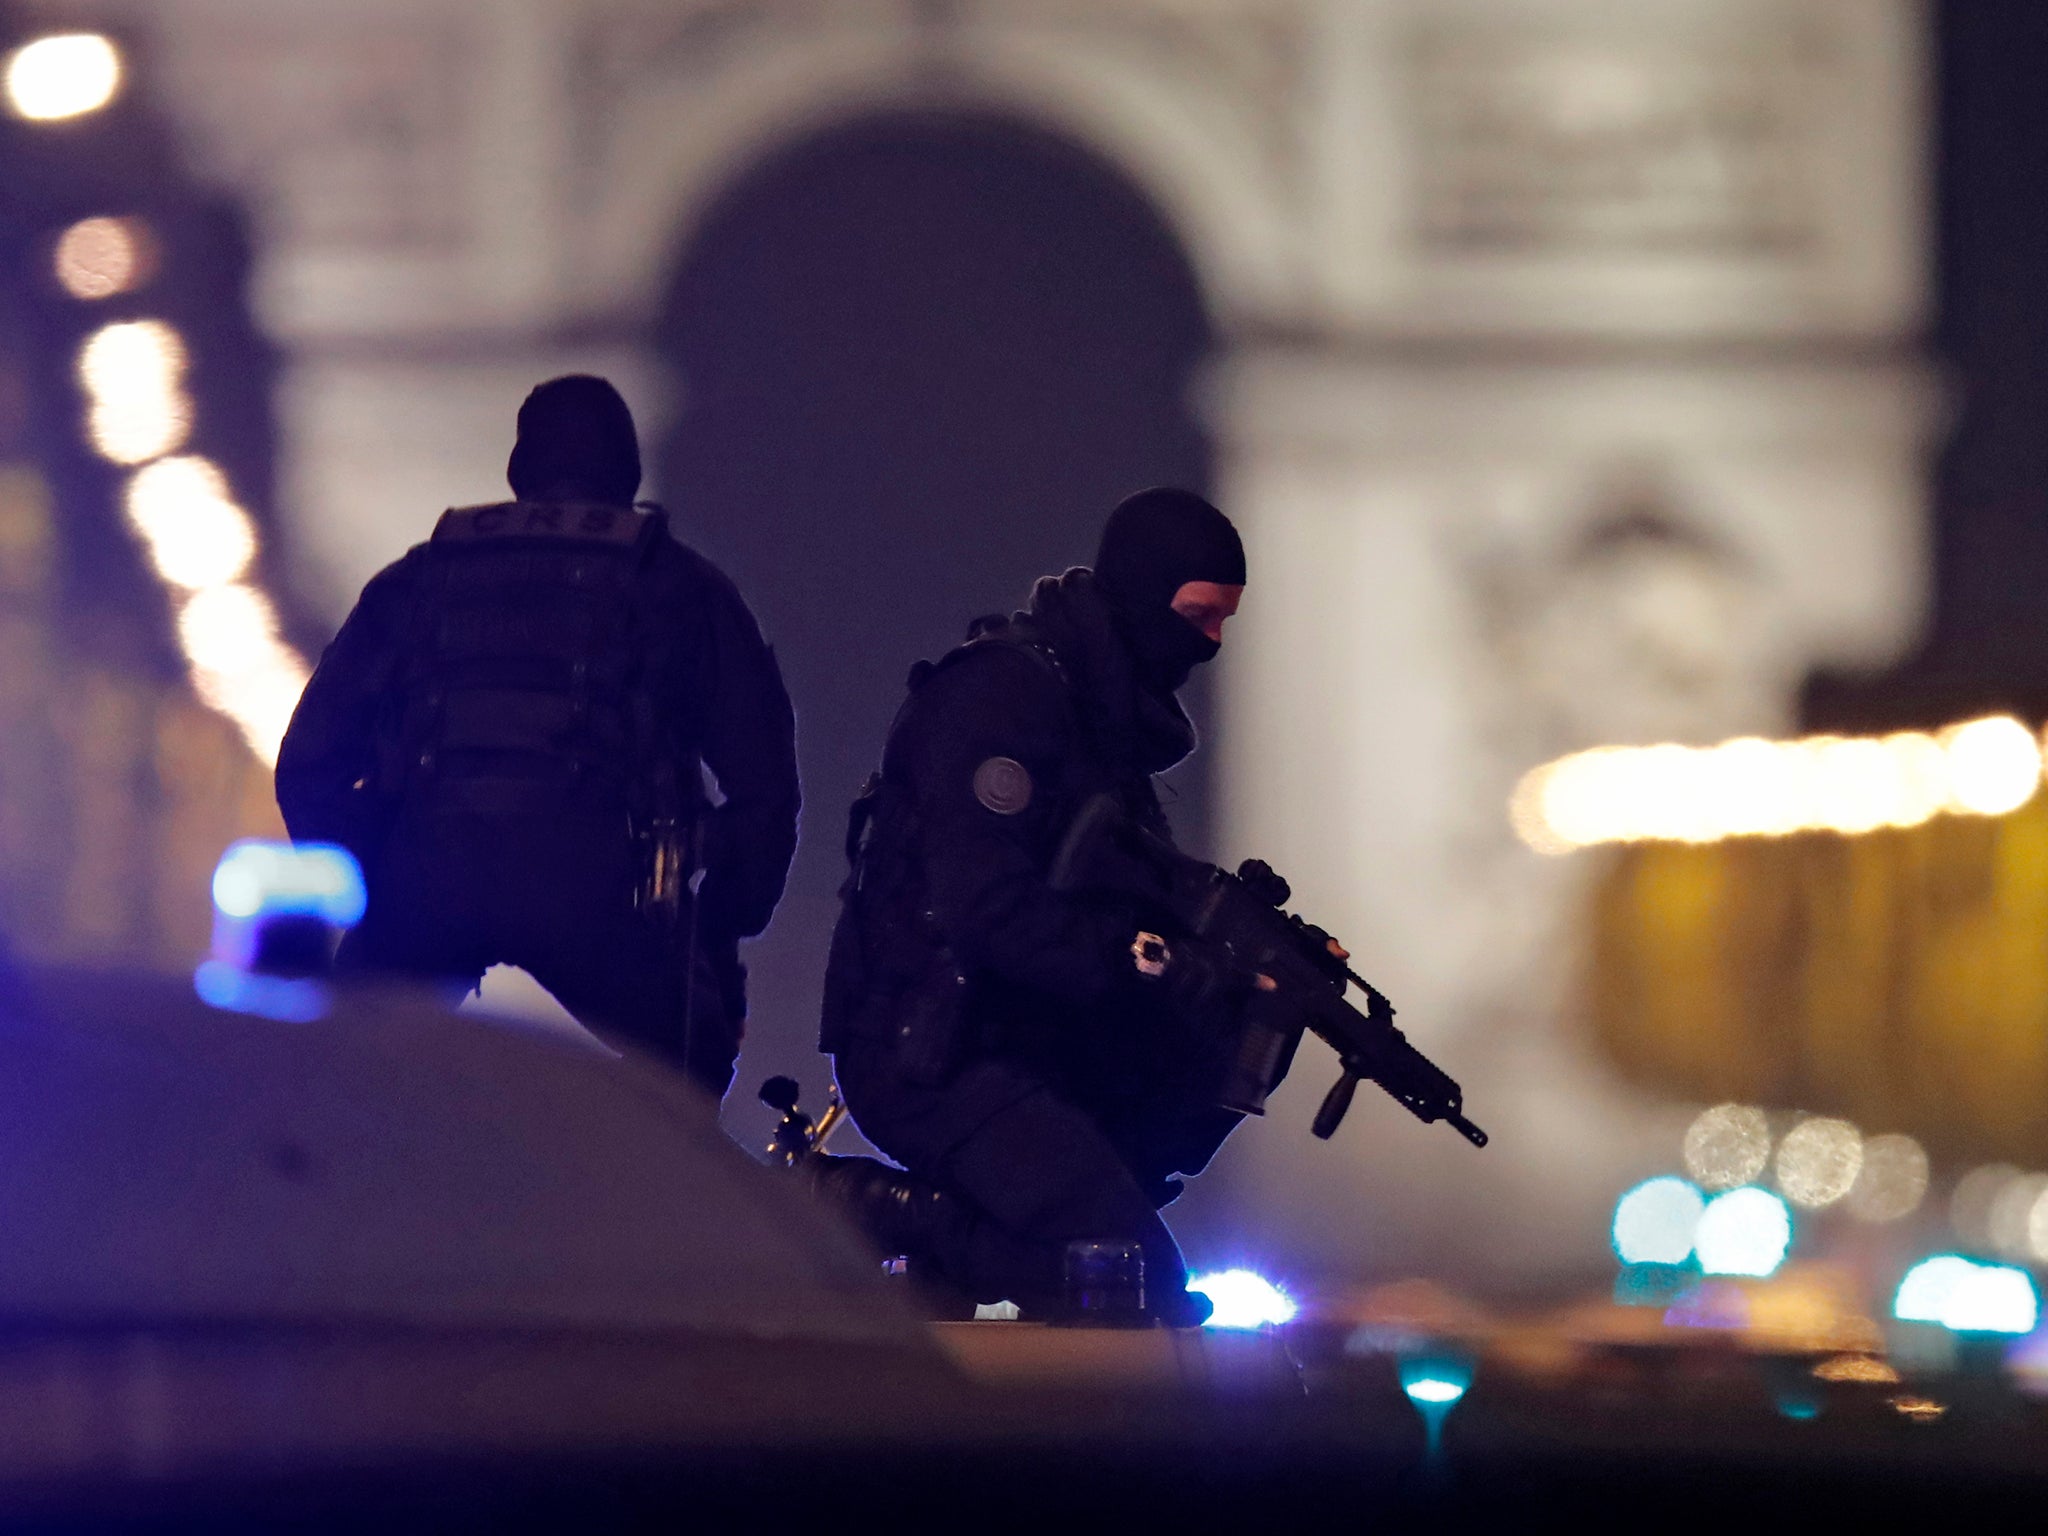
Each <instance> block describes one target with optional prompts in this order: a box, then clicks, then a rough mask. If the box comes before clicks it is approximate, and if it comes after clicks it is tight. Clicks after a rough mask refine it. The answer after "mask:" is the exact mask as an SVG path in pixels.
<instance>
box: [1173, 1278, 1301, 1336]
mask: <svg viewBox="0 0 2048 1536" xmlns="http://www.w3.org/2000/svg"><path fill="white" fill-rule="evenodd" d="M1188 1289H1189V1290H1191V1291H1200V1292H1201V1293H1202V1294H1203V1295H1204V1296H1206V1297H1208V1298H1209V1300H1210V1302H1211V1303H1212V1304H1213V1305H1214V1306H1215V1308H1216V1310H1215V1311H1214V1312H1212V1313H1210V1314H1209V1321H1208V1322H1206V1323H1204V1324H1203V1325H1202V1326H1203V1327H1204V1328H1264V1327H1267V1326H1269V1325H1271V1326H1278V1325H1279V1324H1281V1323H1288V1322H1292V1321H1293V1320H1294V1314H1295V1313H1296V1311H1298V1310H1299V1309H1298V1308H1297V1307H1296V1306H1295V1304H1294V1302H1293V1300H1292V1299H1291V1298H1290V1297H1289V1296H1288V1294H1287V1293H1286V1292H1285V1291H1283V1290H1281V1289H1280V1287H1279V1286H1277V1285H1275V1284H1274V1283H1273V1282H1272V1281H1270V1280H1268V1279H1266V1278H1265V1276H1263V1275H1259V1274H1254V1273H1253V1272H1252V1271H1251V1270H1249V1269H1226V1270H1221V1271H1218V1272H1217V1273H1215V1274H1209V1275H1196V1276H1195V1277H1194V1278H1193V1279H1192V1280H1190V1281H1188Z"/></svg>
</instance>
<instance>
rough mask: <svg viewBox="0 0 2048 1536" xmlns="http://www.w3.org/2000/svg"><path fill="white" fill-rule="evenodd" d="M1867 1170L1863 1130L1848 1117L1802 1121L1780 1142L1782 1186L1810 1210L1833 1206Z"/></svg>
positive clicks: (1787, 1194)
mask: <svg viewBox="0 0 2048 1536" xmlns="http://www.w3.org/2000/svg"><path fill="white" fill-rule="evenodd" d="M1862 1171H1863V1133H1862V1132H1861V1131H1859V1130H1857V1129H1856V1127H1855V1126H1853V1125H1851V1124H1850V1123H1849V1122H1848V1121H1846V1120H1828V1119H1813V1120H1802V1121H1800V1122H1799V1124H1797V1125H1795V1126H1793V1127H1792V1129H1791V1130H1790V1131H1788V1132H1786V1134H1785V1139H1784V1140H1783V1141H1782V1142H1780V1143H1779V1145H1778V1164H1777V1176H1778V1188H1779V1189H1780V1190H1781V1191H1782V1192H1783V1193H1784V1196H1785V1198H1786V1199H1787V1200H1790V1201H1791V1202H1792V1203H1793V1204H1794V1205H1797V1206H1803V1207H1805V1208H1806V1209H1808V1210H1819V1209H1821V1208H1822V1207H1825V1206H1830V1205H1833V1204H1834V1203H1835V1202H1836V1201H1837V1200H1840V1199H1842V1198H1843V1197H1844V1196H1846V1195H1847V1194H1848V1193H1849V1191H1850V1190H1851V1189H1852V1188H1854V1187H1855V1184H1856V1176H1857V1175H1858V1174H1859V1173H1861V1172H1862Z"/></svg>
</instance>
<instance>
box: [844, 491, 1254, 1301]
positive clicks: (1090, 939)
mask: <svg viewBox="0 0 2048 1536" xmlns="http://www.w3.org/2000/svg"><path fill="white" fill-rule="evenodd" d="M1244 581H1245V564H1244V550H1243V546H1242V545H1241V544H1240V542H1239V540H1238V537H1237V533H1236V531H1235V530H1234V529H1233V528H1232V527H1231V525H1230V523H1229V521H1228V520H1227V519H1226V518H1225V517H1224V516H1223V514H1222V513H1221V512H1219V511H1217V510H1216V509H1215V508H1214V507H1212V506H1210V505H1209V504H1208V503H1207V502H1206V501H1203V500H1202V499H1201V498H1200V497H1198V496H1195V495H1193V494H1191V493H1188V492H1185V491H1176V490H1153V491H1147V492H1141V493H1140V494H1138V495H1136V496H1133V497H1131V498H1130V499H1128V500H1127V501H1125V502H1124V503H1123V504H1121V505H1120V506H1118V507H1117V509H1116V510H1115V511H1114V513H1112V514H1111V516H1110V518H1109V521H1108V524H1107V526H1106V528H1105V529H1104V532H1103V535H1102V541H1101V547H1100V552H1099V554H1098V556H1097V558H1096V562H1095V566H1094V568H1093V569H1092V570H1088V569H1075V570H1070V571H1068V572H1067V573H1066V574H1065V575H1063V576H1059V577H1046V578H1044V579H1042V580H1040V581H1039V582H1038V583H1037V585H1036V587H1035V588H1034V589H1033V591H1032V593H1031V599H1030V606H1029V608H1028V609H1027V610H1025V611H1024V612H1021V613H1018V614H1016V615H1014V616H1012V617H1011V618H1009V619H1006V620H1005V619H992V620H983V621H981V622H979V623H978V624H977V625H976V632H975V633H974V635H973V637H972V638H970V640H969V641H968V643H967V644H965V645H963V646H961V647H960V648H958V649H956V650H955V651H953V652H951V653H950V654H949V655H947V656H946V657H945V658H943V659H942V660H941V661H939V662H938V663H936V664H920V666H919V668H918V669H917V671H916V672H914V673H913V674H912V691H911V695H910V698H909V699H908V700H907V701H906V702H905V704H904V705H903V707H902V710H901V712H900V713H899V714H898V716H897V718H896V721H895V724H894V725H893V727H892V728H891V730H890V733H889V738H888V743H887V746H886V748H885V750H884V754H883V759H882V769H881V772H880V773H879V774H878V775H877V776H876V777H875V778H874V779H872V780H871V781H870V783H869V787H868V790H867V791H866V792H865V793H864V794H863V796H862V798H861V800H860V802H859V803H857V805H856V806H855V810H854V818H853V825H852V826H851V827H850V829H849V854H850V856H851V858H852V860H853V869H852V873H851V875H850V877H849V879H848V882H847V886H846V890H845V892H844V906H843V909H842V912H841V915H840V919H839V924H838V927H837V929H836V931H835V933H834V935H833V942H832V954H831V960H830V963H829V966H828V974H827V978H826V988H825V991H826V998H825V1018H824V1032H823V1039H822V1044H823V1047H824V1049H825V1050H827V1051H828V1052H831V1053H832V1054H833V1055H834V1056H835V1058H836V1069H837V1072H838V1077H839V1083H840V1087H841V1090H842V1092H843V1093H844V1095H845V1099H846V1104H847V1107H848V1109H849V1110H850V1111H851V1112H852V1114H853V1116H854V1118H855V1120H856V1121H857V1122H858V1123H859V1125H860V1128H861V1130H862V1132H863V1134H865V1135H866V1136H867V1137H868V1138H869V1139H870V1140H871V1141H872V1142H873V1143H874V1144H875V1145H876V1146H878V1147H880V1148H881V1149H882V1150H883V1151H884V1152H886V1153H887V1154H888V1155H889V1156H890V1157H892V1158H894V1159H895V1160H896V1161H897V1162H899V1163H901V1164H903V1167H904V1170H906V1171H904V1172H899V1171H897V1170H892V1169H888V1168H886V1167H885V1166H884V1165H882V1164H880V1163H876V1162H874V1161H872V1160H869V1159H859V1158H843V1159H830V1160H825V1161H824V1162H823V1163H822V1164H821V1166H820V1167H819V1168H818V1170H817V1171H816V1174H815V1176H816V1177H817V1178H818V1179H819V1180H820V1182H821V1184H822V1185H823V1187H824V1189H825V1192H826V1193H827V1194H828V1195H833V1196H837V1197H838V1198H839V1199H841V1200H842V1201H844V1202H846V1203H847V1204H849V1205H850V1206H851V1207H852V1210H853V1214H854V1216H855V1219H856V1221H858V1222H860V1223H861V1224H862V1225H863V1226H865V1227H866V1228H867V1229H868V1231H869V1233H870V1235H871V1236H873V1237H875V1238H876V1240H877V1241H878V1242H880V1243H881V1244H882V1245H883V1246H885V1247H887V1248H888V1249H890V1250H891V1251H895V1252H908V1253H910V1254H912V1255H913V1266H914V1267H915V1266H917V1265H919V1264H922V1265H923V1266H924V1268H925V1269H926V1272H927V1273H935V1274H936V1276H937V1278H938V1279H940V1280H941V1281H943V1282H948V1283H950V1284H951V1285H952V1286H953V1287H955V1288H957V1289H959V1290H961V1291H964V1292H966V1293H967V1294H968V1295H970V1296H972V1297H973V1298H974V1299H975V1300H977V1301H995V1300H999V1299H1005V1298H1007V1299H1010V1300H1014V1301H1016V1302H1018V1303H1019V1304H1021V1305H1023V1306H1024V1307H1025V1308H1027V1310H1033V1311H1043V1310H1046V1309H1049V1308H1052V1307H1055V1306H1056V1305H1057V1304H1058V1299H1059V1295H1060V1288H1061V1264H1062V1260H1063V1258H1064V1256H1065V1252H1066V1248H1067V1245H1068V1244H1069V1243H1070V1242H1073V1241H1077V1240H1083V1239H1106V1240H1112V1241H1125V1242H1135V1243H1137V1244H1139V1245H1141V1247H1142V1250H1143V1253H1144V1257H1145V1265H1146V1291H1147V1293H1148V1296H1149V1297H1150V1299H1151V1307H1152V1310H1153V1312H1154V1313H1155V1315H1157V1316H1158V1317H1160V1318H1162V1319H1164V1320H1165V1321H1168V1322H1171V1323H1181V1324H1185V1323H1190V1322H1196V1321H1199V1320H1200V1319H1201V1317H1202V1316H1204V1315H1206V1313H1207V1310H1208V1306H1207V1301H1206V1298H1204V1297H1201V1296H1199V1295H1193V1294H1190V1293H1188V1292H1187V1290H1186V1284H1187V1272H1186V1268H1185V1266H1184V1263H1183V1261H1182V1258H1181V1254H1180V1251H1179V1248H1178V1247H1177V1245H1176V1244H1175V1242H1174V1240H1173V1237H1172V1235H1171V1234H1170V1233H1169V1232H1168V1230H1167V1228H1166V1225H1165V1223H1164V1222H1162V1221H1161V1220H1160V1218H1159V1215H1158V1209H1159V1207H1160V1206H1162V1205H1164V1204H1165V1203H1166V1202H1167V1201H1169V1200H1171V1199H1172V1198H1173V1197H1174V1196H1175V1195H1176V1194H1178V1193H1179V1191H1180V1187H1181V1186H1180V1183H1179V1181H1178V1180H1177V1179H1175V1178H1174V1177H1173V1175H1175V1174H1176V1173H1182V1174H1190V1173H1196V1172H1199V1171H1200V1170H1201V1168H1202V1167H1203V1166H1204V1165H1205V1164H1206V1163H1207V1162H1208V1160H1209V1158H1210V1156H1211V1155H1212V1154H1213V1153H1214V1152H1215V1150H1216V1148H1217V1147H1218V1146H1219V1145H1220V1144H1221V1142H1222V1140H1223V1138H1224V1137H1225V1136H1226V1135H1227V1134H1228V1133H1229V1131H1230V1129H1231V1127H1232V1126H1233V1125H1234V1124H1235V1123H1236V1121H1237V1118H1238V1117H1237V1116H1236V1115H1235V1114H1232V1113H1230V1112H1228V1111H1225V1110H1221V1109H1217V1108H1215V1107H1214V1098H1213V1095H1212V1094H1211V1093H1210V1092H1209V1091H1208V1089H1209V1087H1210V1085H1211V1084H1212V1083H1213V1081H1214V1076H1215V1071H1214V1069H1215V1057H1216V1054H1217V1050H1218V1049H1225V1048H1227V1046H1228V1038H1227V1037H1228V1029H1229V1025H1230V1023H1231V1022H1232V1019H1233V1017H1234V1014H1235V1012H1236V1010H1238V1009H1239V1008H1241V1007H1242V1005H1243V1003H1244V1001H1245V999H1244V997H1243V996H1242V995H1238V996H1230V995H1226V994H1227V991H1228V989H1227V988H1221V987H1219V986H1218V985H1216V984H1215V978H1216V971H1215V970H1213V969H1209V970H1206V971H1205V970H1204V968H1203V967H1202V966H1201V965H1200V963H1199V958H1198V957H1197V956H1195V955H1193V954H1192V953H1189V954H1188V956H1187V963H1186V964H1184V965H1183V964H1179V963H1169V964H1166V965H1162V964H1161V963H1160V960H1159V958H1158V955H1159V951H1158V949H1157V948H1156V946H1155V945H1154V944H1151V943H1148V940H1149V939H1150V935H1149V934H1148V933H1147V932H1146V930H1147V929H1148V928H1155V929H1156V928H1157V927H1158V926H1159V924H1158V923H1157V922H1156V921H1155V920H1153V919H1152V918H1150V917H1148V915H1147V914H1145V913H1144V912H1141V911H1138V910H1136V909H1135V908H1134V907H1132V906H1130V905H1125V904H1119V903H1118V902H1116V901H1113V900H1101V899H1091V898H1087V897H1083V896H1080V895H1076V894H1070V893H1063V892H1061V891H1057V890H1055V889H1054V888H1053V886H1052V884H1051V883H1050V878H1049V877H1050V874H1051V869H1052V864H1053V860H1054V856H1055V851H1056V849H1057V847H1058V845H1059V842H1060V839H1061V837H1062V835H1063V833H1064V832H1065V830H1066V829H1067V826H1068V824H1069V822H1070V821H1071V820H1072V818H1073V815H1074V813H1075V811H1076V810H1077V809H1078V808H1079V807H1080V806H1081V805H1082V804H1083V803H1084V802H1085V801H1087V800H1088V799H1089V798H1090V797H1091V796H1094V795H1097V794H1100V793H1103V792H1107V793H1110V794H1113V795H1114V796H1116V797H1117V799H1118V800H1119V801H1120V802H1121V806H1122V810H1123V813H1124V814H1125V815H1126V816H1127V817H1129V818H1131V819H1132V820H1133V821H1134V822H1136V823H1137V824H1139V825H1141V826H1143V827H1145V828H1147V829H1148V830H1150V831H1152V832H1154V833H1155V834H1157V835H1159V836H1162V837H1163V836H1167V835H1169V834H1168V831H1167V825H1166V819H1165V816H1164V814H1163V812H1162V811H1161V808H1160V804H1159V799H1158V797H1157V795H1156V793H1155V792H1154V789H1153V785H1152V776H1153V775H1154V774H1157V773H1160V772H1162V771H1163V770H1165V769H1167V768H1170V767H1172V766H1173V765H1174V764H1175V763H1177V762H1179V761H1180V760H1181V759H1182V758H1184V757H1185V756H1187V754H1188V753H1189V752H1190V751H1192V750H1193V749H1194V745H1195V735H1194V730H1193V727H1192V726H1191V725H1190V723H1189V721H1188V718H1187V716H1186V714H1185V713H1183V711H1182V710H1181V707H1180V704H1179V702H1178V700H1177V699H1176V698H1175V692H1176V690H1177V689H1179V687H1180V686H1181V685H1182V684H1183V683H1184V682H1185V681H1186V680H1187V678H1188V675H1189V673H1190V672H1191V671H1192V669H1193V668H1194V667H1195V666H1197V665H1199V664H1200V663H1202V662H1205V661H1207V660H1209V659H1210V658H1212V657H1213V656H1215V655H1216V653H1217V651H1218V649H1219V647H1220V644H1221V641H1222V636H1223V625H1224V622H1225V620H1227V619H1228V618H1229V617H1230V616H1231V615H1232V614H1233V613H1234V612H1235V611H1236V609H1237V605H1238V601H1239V598H1240V596H1241V595H1242V593H1243V589H1244ZM1179 950H1180V946H1176V952H1177V953H1178V952H1179ZM1281 1070H1283V1071H1284V1064H1283V1066H1282V1067H1281Z"/></svg>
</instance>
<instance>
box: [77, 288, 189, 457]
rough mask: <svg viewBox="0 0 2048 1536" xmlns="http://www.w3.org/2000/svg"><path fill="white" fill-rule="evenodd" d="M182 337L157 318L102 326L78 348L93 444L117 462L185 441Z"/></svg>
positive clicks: (159, 452)
mask: <svg viewBox="0 0 2048 1536" xmlns="http://www.w3.org/2000/svg"><path fill="white" fill-rule="evenodd" d="M185 361H186V359H185V343H184V341H183V339H182V338H181V337H180V336H179V335H178V333H177V332H176V331H174V330H172V329H171V327H169V326H168V325H165V324H164V323H163V322H162V321H161V320H127V321H121V322H119V323H116V324H114V325H108V326H102V327H101V328H100V329H99V330H97V331H95V332H94V333H93V334H92V335H91V336H90V337H88V338H87V339H86V342H85V345H84V347H82V348H81V349H80V351H79V354H78V377H79V382H80V383H82V384H83V385H84V386H85V392H86V395H87V397H88V398H89V400H90V401H91V408H90V410H89V412H88V414H87V418H86V429H87V431H88V433H89V434H90V435H91V437H92V444H93V447H94V448H96V449H97V450H98V451H99V453H100V454H101V456H102V457H104V458H107V459H111V460H112V461H113V462H114V463H116V464H143V463H147V462H148V461H149V460H151V459H154V458H157V457H159V456H160V455H163V454H166V453H172V452H175V451H176V450H177V449H178V448H180V447H182V446H183V445H184V442H185V439H186V437H187V436H189V435H190V433H191V430H192V402H191V401H190V400H189V399H187V398H186V396H185V385H184V379H185Z"/></svg>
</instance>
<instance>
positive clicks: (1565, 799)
mask: <svg viewBox="0 0 2048 1536" xmlns="http://www.w3.org/2000/svg"><path fill="white" fill-rule="evenodd" d="M2041 772H2042V755H2041V744H2040V742H2039V741H2037V740H2036V739H2035V737H2034V735H2033V733H2032V732H2031V731H2029V730H2028V729H2027V728H2026V727H2025V726H2024V725H2022V724H2021V723H2020V722H2019V721H2017V720H2014V719H2012V718H2011V717H2009V716H2004V715H1999V716H1993V717H1989V718H1986V719H1981V720H1972V721H1967V722H1964V723H1962V724H1960V725H1955V726H1951V727H1950V728H1948V729H1947V730H1944V731H1942V732H1941V733H1940V734H1939V735H1928V734H1926V733H1924V732H1918V731H1902V732H1898V733H1896V734H1894V735H1890V736H1884V737H1843V736H1815V737H1809V738H1806V739H1804V740H1799V741H1766V740H1764V739H1762V738H1761V737H1740V738H1737V739H1735V740H1732V741H1725V742H1722V743H1721V744H1720V745H1719V746H1713V747H1682V746H1675V745H1671V744H1668V743H1667V744H1663V745H1658V746H1647V747H1595V748H1593V749H1591V750H1589V751H1585V752H1576V753H1573V754H1572V755H1570V756H1568V757H1561V758H1558V759H1556V760H1555V761H1553V762H1549V763H1545V764H1543V765H1542V766H1541V767H1538V768H1535V769H1532V770H1531V771H1530V772H1529V773H1527V774H1526V775H1524V776H1523V778H1522V780H1521V782H1520V783H1519V784H1518V785H1517V786H1516V788H1515V792H1514V795H1513V797H1512V798H1511V800H1510V803H1509V816H1510V819H1511V820H1512V821H1513V822H1514V824H1515V827H1516V830H1517V831H1518V832H1519V833H1520V835H1521V837H1522V839H1523V841H1524V842H1526V843H1528V844H1529V845H1530V846H1531V847H1533V848H1536V849H1538V850H1539V851H1541V852H1545V853H1562V852H1568V851H1570V850H1571V849H1574V848H1585V847H1591V846H1593V845H1595V844H1599V843H1617V842H1624V843H1625V842H1643V841H1650V840H1661V841H1675V842H1691V843H1701V842H1714V841H1717V840H1719V839H1721V838H1727V837H1778V836H1784V835H1786V834H1788V833H1793V832H1813V831H1830V832H1841V833H1856V832H1868V831H1872V830H1874V829H1876V828H1878V827H1911V826H1918V825H1919V824H1920V823H1922V822H1924V821H1927V820H1928V819H1929V818H1930V817H1933V816H1935V815H1938V814H1942V813H1951V814H1968V815H1978V816H1997V815H2003V814H2004V813H2006V812H2008V811H2012V810H2016V809H2018V808H2019V807H2020V806H2022V805H2024V804H2025V803H2026V802H2027V801H2028V800H2029V799H2030V798H2031V797H2032V796H2033V794H2034V791H2035V790H2036V788H2037V787H2038V786H2039V784H2040V781H2041Z"/></svg>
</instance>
